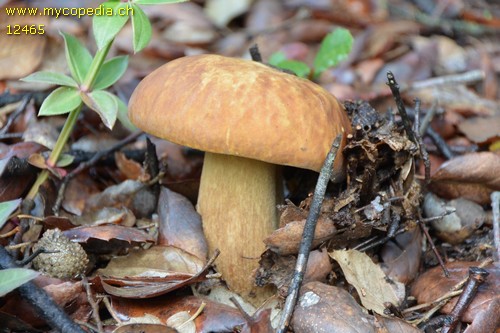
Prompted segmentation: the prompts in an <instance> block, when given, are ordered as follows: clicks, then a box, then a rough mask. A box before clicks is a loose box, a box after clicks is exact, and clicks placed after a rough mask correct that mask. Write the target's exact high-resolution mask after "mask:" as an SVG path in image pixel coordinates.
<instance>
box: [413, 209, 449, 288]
mask: <svg viewBox="0 0 500 333" xmlns="http://www.w3.org/2000/svg"><path fill="white" fill-rule="evenodd" d="M418 215H419V216H418V218H419V219H418V220H417V224H418V225H419V226H420V229H421V230H422V232H423V233H424V235H425V238H427V241H428V242H429V245H430V246H431V250H432V252H434V255H435V256H436V259H437V260H438V262H439V266H441V268H442V269H443V273H444V276H446V277H447V278H449V277H450V272H448V269H447V268H446V266H445V265H444V262H443V258H441V255H440V254H439V252H438V250H437V248H436V245H435V244H434V241H433V240H432V237H431V235H430V234H429V230H427V228H426V227H425V225H424V224H423V223H422V216H420V213H419V214H418ZM446 215H448V214H446Z"/></svg>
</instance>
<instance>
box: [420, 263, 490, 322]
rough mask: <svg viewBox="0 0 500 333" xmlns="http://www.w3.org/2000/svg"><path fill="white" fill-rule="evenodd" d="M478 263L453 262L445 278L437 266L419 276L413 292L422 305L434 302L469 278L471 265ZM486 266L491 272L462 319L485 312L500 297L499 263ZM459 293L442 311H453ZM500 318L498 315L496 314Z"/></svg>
mask: <svg viewBox="0 0 500 333" xmlns="http://www.w3.org/2000/svg"><path fill="white" fill-rule="evenodd" d="M479 264H480V263H479V262H464V261H457V262H450V263H447V264H446V268H447V269H448V271H449V272H450V277H449V278H446V277H445V276H444V274H443V270H442V268H441V267H439V266H437V267H434V268H432V269H430V270H428V271H426V272H425V273H423V274H422V275H420V276H419V277H418V279H417V280H416V281H415V283H414V284H413V286H412V288H411V294H412V295H413V296H415V297H416V298H417V301H418V303H419V304H422V303H428V302H432V301H434V300H436V299H438V298H440V297H442V296H444V295H445V294H447V293H448V292H449V291H450V289H451V288H452V287H453V286H454V285H455V284H457V283H458V282H460V281H461V280H463V279H465V278H467V276H468V270H469V267H473V266H478V265H479ZM485 269H486V270H487V271H488V272H489V273H490V275H488V277H487V278H486V281H485V282H484V283H483V284H481V285H480V286H479V289H478V292H477V294H476V296H475V297H474V299H473V300H472V303H471V304H470V305H469V306H468V307H467V310H465V313H464V314H463V316H462V320H464V321H466V322H468V323H470V322H472V321H473V320H474V319H475V318H476V317H477V316H478V315H479V314H480V313H482V312H484V311H486V309H487V308H488V307H489V305H490V304H491V303H492V302H493V301H495V302H497V300H498V299H499V298H500V296H499V295H498V285H499V284H500V267H499V266H498V265H489V266H487V267H485ZM457 300H458V296H456V297H454V298H452V299H451V300H450V301H449V302H448V303H446V305H445V306H444V307H443V308H442V309H441V312H443V313H450V312H451V310H452V309H453V307H454V306H455V303H456V302H457ZM495 316H496V317H497V318H498V314H497V315H495Z"/></svg>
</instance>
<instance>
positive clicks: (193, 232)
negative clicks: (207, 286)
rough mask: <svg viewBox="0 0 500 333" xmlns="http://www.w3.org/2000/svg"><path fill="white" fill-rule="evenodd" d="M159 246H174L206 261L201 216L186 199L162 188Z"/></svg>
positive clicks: (206, 247) (159, 215) (206, 251)
mask: <svg viewBox="0 0 500 333" xmlns="http://www.w3.org/2000/svg"><path fill="white" fill-rule="evenodd" d="M158 219H159V236H158V245H165V246H167V245H168V246H174V247H177V248H179V249H182V250H184V251H186V252H188V253H190V254H192V255H194V256H196V257H197V258H199V259H200V260H203V261H205V260H206V258H207V254H208V245H207V240H206V238H205V234H204V233H203V226H202V222H201V216H200V215H199V214H198V213H197V212H196V210H195V209H194V207H193V205H192V204H191V202H189V201H188V200H187V199H186V198H185V197H183V196H182V195H180V194H177V193H175V192H172V191H170V190H169V189H168V188H166V187H162V189H161V191H160V197H159V199H158Z"/></svg>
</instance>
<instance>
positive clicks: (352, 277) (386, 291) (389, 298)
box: [330, 250, 405, 315]
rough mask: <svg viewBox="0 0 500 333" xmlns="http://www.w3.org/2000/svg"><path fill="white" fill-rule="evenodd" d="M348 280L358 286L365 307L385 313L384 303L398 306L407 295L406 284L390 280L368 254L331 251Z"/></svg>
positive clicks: (351, 251)
mask: <svg viewBox="0 0 500 333" xmlns="http://www.w3.org/2000/svg"><path fill="white" fill-rule="evenodd" d="M330 256H331V257H332V258H333V259H335V260H336V261H337V262H338V263H339V265H340V267H341V268H342V271H343V272H344V275H345V277H346V279H347V281H348V282H349V283H350V284H351V285H353V286H354V288H356V290H357V291H358V294H359V298H360V299H361V303H363V305H364V307H365V308H367V309H369V310H373V311H375V312H376V313H378V314H380V315H384V309H385V306H384V303H387V302H389V303H392V304H394V305H395V306H398V305H399V304H400V303H401V302H402V301H403V299H404V297H405V286H404V284H402V283H400V282H397V281H392V280H390V279H389V278H388V277H387V275H385V273H384V271H383V270H382V268H381V267H380V266H379V265H377V264H375V263H374V262H373V261H372V260H371V259H370V257H369V256H368V255H366V254H364V253H363V252H359V251H356V250H337V251H333V252H330Z"/></svg>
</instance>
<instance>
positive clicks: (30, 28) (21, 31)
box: [6, 24, 45, 35]
mask: <svg viewBox="0 0 500 333" xmlns="http://www.w3.org/2000/svg"><path fill="white" fill-rule="evenodd" d="M44 27H45V24H31V25H27V24H26V25H20V24H8V25H7V27H6V28H7V32H6V33H7V35H43V34H44V33H45V30H44Z"/></svg>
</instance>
